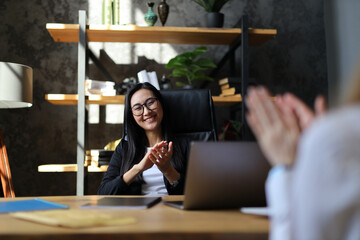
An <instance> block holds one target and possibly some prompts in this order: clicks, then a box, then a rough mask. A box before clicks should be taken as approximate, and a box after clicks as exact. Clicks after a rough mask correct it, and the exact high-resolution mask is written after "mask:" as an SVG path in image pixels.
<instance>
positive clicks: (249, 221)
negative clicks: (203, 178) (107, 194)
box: [0, 196, 269, 240]
mask: <svg viewBox="0 0 360 240" xmlns="http://www.w3.org/2000/svg"><path fill="white" fill-rule="evenodd" d="M100 197H102V196H83V197H79V196H60V197H41V198H42V199H46V200H49V201H53V202H58V203H62V204H66V205H68V206H70V208H79V206H81V205H83V204H86V203H88V202H90V201H91V200H94V199H97V198H100ZM180 197H181V196H180ZM167 198H170V199H172V200H176V198H179V196H172V197H167ZM24 199H29V198H15V199H12V200H24ZM5 200H8V199H0V201H5ZM84 211H88V210H84ZM91 211H99V212H101V213H105V214H111V215H114V216H132V217H134V218H135V219H136V223H135V224H128V225H123V226H106V227H91V228H77V229H69V228H62V227H52V226H47V225H42V224H38V223H33V222H28V221H24V220H19V219H16V218H13V217H11V216H9V215H8V214H0V239H4V240H5V239H6V240H17V239H30V240H34V239H36V240H45V239H46V240H48V239H51V240H57V239H74V240H75V239H76V240H78V239H86V240H89V239H90V240H91V239H117V240H121V239H127V240H128V239H147V240H150V239H157V240H165V239H166V240H169V239H171V240H173V239H175V240H176V239H211V240H216V239H221V240H230V239H236V240H241V239H247V240H249V239H251V240H252V239H268V231H269V221H268V219H267V218H265V217H259V216H253V215H246V214H242V213H241V212H240V211H239V210H216V211H214V210H213V211H183V210H179V209H175V208H172V207H168V206H165V205H164V204H162V203H159V204H157V205H156V206H154V207H152V208H150V209H147V210H110V209H95V210H91Z"/></svg>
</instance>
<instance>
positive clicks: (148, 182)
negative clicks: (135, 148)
mask: <svg viewBox="0 0 360 240" xmlns="http://www.w3.org/2000/svg"><path fill="white" fill-rule="evenodd" d="M150 149H151V148H147V151H149V150H150ZM143 178H144V181H145V184H143V185H142V192H143V194H144V195H168V192H167V190H166V187H165V183H164V175H163V173H162V172H161V171H160V170H159V169H158V167H157V166H156V165H155V164H154V165H153V166H152V167H151V168H149V169H147V170H145V171H144V172H143Z"/></svg>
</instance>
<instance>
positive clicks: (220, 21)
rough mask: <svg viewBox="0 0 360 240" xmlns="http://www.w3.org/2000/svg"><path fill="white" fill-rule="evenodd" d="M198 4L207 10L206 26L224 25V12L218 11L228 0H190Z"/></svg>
mask: <svg viewBox="0 0 360 240" xmlns="http://www.w3.org/2000/svg"><path fill="white" fill-rule="evenodd" d="M192 1H193V2H195V3H197V4H199V5H200V6H201V7H202V8H204V10H205V11H206V12H207V14H206V26H207V27H222V26H223V25H224V14H223V13H220V10H221V8H222V7H223V6H224V4H225V3H227V2H228V1H229V0H192Z"/></svg>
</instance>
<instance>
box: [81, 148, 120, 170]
mask: <svg viewBox="0 0 360 240" xmlns="http://www.w3.org/2000/svg"><path fill="white" fill-rule="evenodd" d="M113 153H114V151H113V150H103V149H91V150H87V151H86V157H85V164H84V166H85V167H88V166H94V167H100V166H103V165H109V162H110V159H111V156H112V154H113Z"/></svg>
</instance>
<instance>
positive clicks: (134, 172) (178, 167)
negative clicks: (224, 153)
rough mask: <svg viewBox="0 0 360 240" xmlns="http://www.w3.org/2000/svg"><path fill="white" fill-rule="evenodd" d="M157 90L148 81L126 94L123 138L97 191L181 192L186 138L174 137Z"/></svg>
mask: <svg viewBox="0 0 360 240" xmlns="http://www.w3.org/2000/svg"><path fill="white" fill-rule="evenodd" d="M167 119H168V117H167V115H166V112H164V108H163V99H162V96H161V94H160V92H159V91H158V90H157V89H156V88H155V87H153V86H152V85H151V84H149V83H139V84H137V85H135V86H134V87H133V88H132V89H131V90H130V91H129V92H128V94H127V95H126V100H125V121H126V123H127V137H125V138H123V139H122V140H121V142H120V143H119V145H118V146H117V147H116V150H115V152H114V154H113V156H112V158H111V161H110V164H109V168H108V170H107V172H106V174H105V176H104V178H103V180H102V183H101V185H100V188H99V191H98V194H101V195H129V194H137V195H140V194H146V195H167V194H183V189H184V179H185V170H186V156H187V153H188V150H189V140H188V139H186V138H175V137H173V136H172V135H171V129H170V127H169V124H168V122H167Z"/></svg>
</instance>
